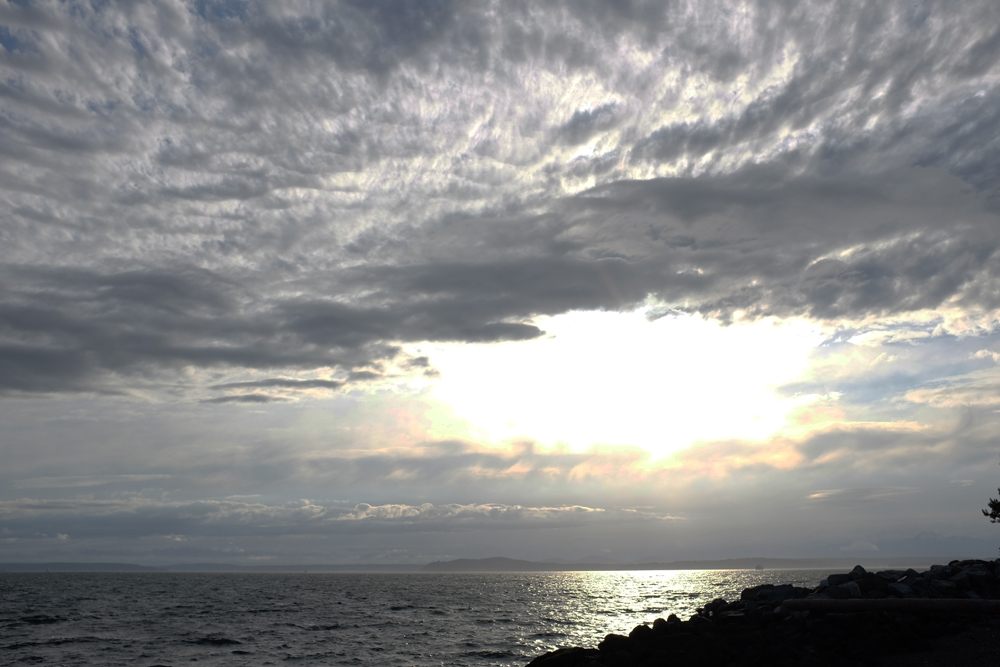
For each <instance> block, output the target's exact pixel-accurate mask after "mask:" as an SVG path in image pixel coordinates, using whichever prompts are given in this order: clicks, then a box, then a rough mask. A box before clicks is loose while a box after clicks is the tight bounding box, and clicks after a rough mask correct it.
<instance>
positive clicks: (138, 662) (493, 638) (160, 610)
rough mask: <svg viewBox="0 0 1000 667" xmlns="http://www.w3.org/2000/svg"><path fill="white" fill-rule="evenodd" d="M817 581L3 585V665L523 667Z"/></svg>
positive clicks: (749, 576) (566, 575) (137, 578)
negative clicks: (669, 619)
mask: <svg viewBox="0 0 1000 667" xmlns="http://www.w3.org/2000/svg"><path fill="white" fill-rule="evenodd" d="M827 574H829V572H828V571H826V570H823V571H819V570H766V571H755V570H728V571H727V570H672V571H640V572H634V571H633V572H546V573H514V574H419V573H411V574H321V573H315V574H313V573H299V574H216V573H213V574H192V573H145V572H144V573H89V572H88V573H0V664H3V665H128V666H129V667H152V666H154V665H181V664H185V665H187V664H191V663H193V662H197V663H198V664H200V665H358V666H367V665H371V666H380V667H381V666H391V665H400V666H409V665H420V666H423V665H470V666H486V665H490V666H509V665H526V664H527V663H528V662H529V661H531V659H533V658H534V657H536V656H538V655H540V654H542V653H544V652H546V651H549V650H552V649H554V648H559V647H565V646H596V645H597V643H598V642H599V641H600V640H601V639H602V638H603V637H604V636H605V635H606V634H607V633H609V632H618V633H623V634H627V633H628V632H629V631H630V630H631V629H632V628H633V627H635V626H636V625H638V624H640V623H643V622H651V621H652V620H653V619H655V618H657V617H661V616H662V617H666V616H667V615H669V614H671V613H673V614H677V615H678V616H679V617H681V618H682V619H687V618H688V617H690V616H691V615H692V614H693V613H694V612H695V609H697V608H698V607H700V606H703V605H704V604H705V603H707V602H710V601H711V600H714V599H715V598H720V597H721V598H725V599H727V600H734V599H737V598H739V595H740V592H741V591H742V590H743V589H744V588H748V587H750V586H756V585H758V584H762V583H794V584H796V585H799V586H810V587H812V586H816V585H818V583H819V581H820V579H822V578H824V577H825V576H826V575H827Z"/></svg>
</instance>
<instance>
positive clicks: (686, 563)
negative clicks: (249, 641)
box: [421, 557, 951, 572]
mask: <svg viewBox="0 0 1000 667" xmlns="http://www.w3.org/2000/svg"><path fill="white" fill-rule="evenodd" d="M949 560H951V557H910V558H862V559H858V558H728V559H725V560H675V561H670V562H662V563H635V564H631V565H622V564H608V563H547V562H536V561H527V560H517V559H515V558H460V559H458V560H449V561H435V562H433V563H429V564H427V565H425V566H424V567H423V568H422V569H421V571H423V572H611V571H621V570H753V569H756V568H758V567H759V568H762V569H766V570H819V569H827V568H831V569H836V568H841V567H848V568H849V567H853V566H854V565H856V564H858V563H861V564H862V565H865V566H866V567H874V568H886V567H890V566H897V567H904V568H907V567H927V566H929V565H930V564H931V563H935V562H948V561H949Z"/></svg>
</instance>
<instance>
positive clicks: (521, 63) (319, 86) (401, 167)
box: [0, 2, 1000, 402]
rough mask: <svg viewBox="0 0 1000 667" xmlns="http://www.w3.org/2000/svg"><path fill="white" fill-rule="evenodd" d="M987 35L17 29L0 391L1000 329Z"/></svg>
mask: <svg viewBox="0 0 1000 667" xmlns="http://www.w3.org/2000/svg"><path fill="white" fill-rule="evenodd" d="M834 14H835V16H836V18H834ZM991 15H992V6H991V5H990V4H989V3H985V2H984V3H963V5H962V7H961V8H955V7H952V6H948V7H947V8H946V7H944V6H943V5H942V6H940V7H938V6H937V5H935V3H925V4H923V5H920V6H919V7H917V6H916V5H913V4H911V3H903V2H899V3H896V2H887V3H880V4H879V6H878V7H872V6H870V5H868V4H864V3H841V4H839V5H837V7H836V9H834V8H833V7H831V6H827V5H825V4H822V3H818V4H816V5H815V6H812V5H799V6H798V7H796V8H795V9H792V8H789V7H785V6H783V5H773V4H772V3H744V2H740V3H733V2H710V3H674V4H671V5H669V6H664V5H662V3H653V2H650V3H642V2H635V3H625V4H612V3H608V4H604V3H589V4H585V5H577V4H568V5H566V6H565V7H563V6H561V5H559V3H556V4H552V5H545V6H535V5H532V4H519V3H504V4H503V5H502V6H501V5H499V4H496V3H489V2H473V3H440V2H410V3H400V4H394V3H349V2H335V3H326V4H324V5H322V6H314V5H311V4H307V3H294V2H293V3H282V5H281V7H280V8H279V7H274V6H272V5H271V4H268V3H254V2H248V3H190V4H189V3H183V2H166V3H157V4H155V5H144V4H139V5H135V4H125V5H119V4H115V3H110V4H106V5H102V6H100V7H90V6H80V7H75V8H73V9H70V8H69V7H68V6H65V5H60V4H57V3H54V2H53V3H35V4H32V5H30V6H19V5H7V6H6V7H4V8H3V10H2V14H0V22H2V23H3V25H4V26H5V28H4V33H3V34H4V35H5V37H4V41H3V48H4V51H3V59H2V63H0V65H2V67H3V69H4V72H5V77H6V78H5V80H4V86H5V97H4V102H3V123H4V127H5V131H4V135H5V140H4V141H3V143H2V145H0V151H2V152H3V155H4V162H5V168H4V169H3V170H2V173H0V196H2V197H3V198H4V201H5V209H6V213H5V214H4V217H3V241H4V242H3V244H2V249H0V253H2V255H0V259H2V261H3V274H2V280H3V285H4V289H3V292H2V294H0V299H2V301H0V335H2V339H0V369H2V371H3V372H2V373H0V378H2V380H0V390H2V391H4V392H6V393H18V394H25V393H47V394H51V393H62V392H81V391H85V392H104V393H108V394H116V393H122V392H133V391H137V390H140V389H141V390H144V391H153V386H152V383H150V382H149V378H150V374H153V375H154V376H157V377H159V378H160V379H161V380H162V379H166V380H168V381H169V382H171V383H174V382H180V384H181V385H182V386H184V387H187V389H188V390H190V391H192V392H195V393H196V394H198V393H203V391H204V390H205V387H206V385H207V384H208V382H207V381H206V380H207V378H205V377H203V376H202V375H199V374H198V373H197V372H195V373H194V374H192V373H191V372H192V371H199V370H201V371H206V372H208V371H211V372H212V373H213V374H214V375H216V376H217V373H218V372H220V371H221V372H223V373H226V374H229V375H232V376H236V377H234V378H232V379H231V380H230V381H229V383H228V384H230V385H232V383H233V382H240V381H253V380H249V379H246V378H245V375H246V374H247V373H252V374H257V373H263V374H264V375H265V376H266V375H267V373H274V372H277V373H276V374H277V375H278V376H279V377H281V376H282V374H288V373H303V372H304V373H310V374H314V375H312V376H310V377H306V378H299V379H302V380H306V381H312V382H329V383H330V384H327V385H314V386H313V388H318V387H320V386H322V387H324V388H327V389H330V390H336V389H337V388H338V386H336V383H337V382H340V381H341V380H342V379H343V377H344V376H345V374H347V373H349V372H351V371H355V372H356V371H359V370H360V371H366V372H369V373H372V374H374V375H378V374H380V373H382V372H385V371H386V370H387V368H386V367H385V366H384V364H386V363H391V362H392V360H393V359H396V358H397V356H398V355H399V354H400V344H404V343H407V342H414V341H466V342H489V341H500V340H523V339H527V338H532V337H536V336H539V335H540V334H541V331H540V329H539V328H538V327H537V326H535V325H534V324H533V323H532V318H533V317H536V316H539V315H551V314H559V313H563V312H567V311H569V310H572V309H595V308H610V309H619V308H632V307H634V306H636V305H637V304H639V303H642V302H644V301H646V300H647V299H653V300H655V301H658V302H663V303H668V304H683V305H685V308H687V309H689V310H692V311H698V312H702V313H706V314H709V315H711V316H715V317H720V318H722V319H723V320H727V319H729V318H730V317H732V316H733V314H734V313H737V312H738V313H740V314H749V315H750V316H760V315H766V314H778V315H787V314H802V315H807V316H810V317H815V318H823V319H833V320H841V319H848V320H856V319H860V318H864V317H866V316H870V315H886V314H898V313H907V312H914V311H926V310H928V309H935V308H939V307H942V306H945V305H947V306H953V307H958V306H961V307H965V308H970V309H974V310H982V311H984V312H990V311H992V310H994V309H995V308H996V307H997V305H998V304H997V303H996V298H995V295H996V294H997V293H998V291H997V290H996V289H995V288H996V284H997V275H996V272H997V267H996V261H995V259H994V256H995V251H996V247H995V240H994V236H993V235H992V234H991V233H990V232H989V230H990V229H991V225H992V224H994V223H995V212H994V211H993V208H992V206H991V205H990V204H989V202H990V201H992V199H991V195H990V191H989V190H988V188H989V187H992V184H993V183H995V182H996V181H995V175H996V174H997V173H998V172H997V165H996V155H998V154H1000V152H998V151H997V150H996V146H995V142H996V141H997V140H996V138H995V137H996V135H995V133H993V132H992V128H993V127H995V124H996V111H995V110H996V109H997V108H998V107H997V105H996V104H995V101H996V95H997V92H996V91H995V89H994V86H993V85H992V83H991V82H992V81H993V79H992V78H991V77H992V72H993V71H994V69H993V68H994V67H995V65H996V60H997V59H996V53H997V50H996V49H994V48H992V47H991V45H992V44H994V42H995V41H996V39H997V37H996V34H995V33H994V32H993V31H992V30H991V29H990V27H989V26H991V25H992V22H991V21H990V20H988V19H989V18H990V17H991ZM581 145H584V146H585V150H581V148H580V146H581ZM765 165H766V166H765ZM963 183H964V184H967V186H968V187H971V188H973V191H969V190H968V189H963ZM976 188H978V189H979V194H976V191H975V189H976ZM804 212H808V215H803V214H804ZM888 220H891V221H892V222H887V221H888ZM945 229H947V232H945V231H943V230H945ZM317 373H318V374H319V375H318V376H316V375H315V374H317ZM338 374H339V375H338ZM241 375H242V376H244V377H243V378H242V379H241V378H240V377H239V376H241ZM284 377H287V375H284ZM271 380H272V381H275V380H274V376H272V378H271ZM214 384H215V385H216V386H217V390H218V385H225V384H227V383H226V382H218V381H216V382H214ZM172 386H176V385H172ZM258 386H259V387H260V388H261V389H266V388H267V387H268V386H269V385H267V384H266V383H265V384H261V385H258ZM278 386H279V385H275V384H271V385H270V387H272V388H274V387H278ZM234 388H235V387H234ZM284 388H286V389H287V388H289V386H288V385H285V386H284ZM222 400H226V401H230V402H231V401H238V400H240V399H238V398H236V397H232V398H227V397H222ZM252 400H260V399H252Z"/></svg>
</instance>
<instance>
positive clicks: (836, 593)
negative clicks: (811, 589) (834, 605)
mask: <svg viewBox="0 0 1000 667" xmlns="http://www.w3.org/2000/svg"><path fill="white" fill-rule="evenodd" d="M823 594H824V595H826V596H827V597H828V598H830V599H831V600H847V599H848V598H850V597H851V592H850V591H848V590H847V588H846V587H845V586H831V587H830V588H828V589H826V590H825V591H823Z"/></svg>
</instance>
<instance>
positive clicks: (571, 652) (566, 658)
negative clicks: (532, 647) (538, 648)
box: [528, 646, 598, 667]
mask: <svg viewBox="0 0 1000 667" xmlns="http://www.w3.org/2000/svg"><path fill="white" fill-rule="evenodd" d="M597 655H598V651H595V650H594V649H592V648H580V647H579V646H575V647H573V648H560V649H556V650H555V651H550V652H548V653H546V654H544V655H540V656H538V657H537V658H535V659H534V660H532V661H531V662H529V663H528V667H577V666H578V665H586V664H587V663H588V662H590V660H592V659H593V658H594V657H596V656H597Z"/></svg>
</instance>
